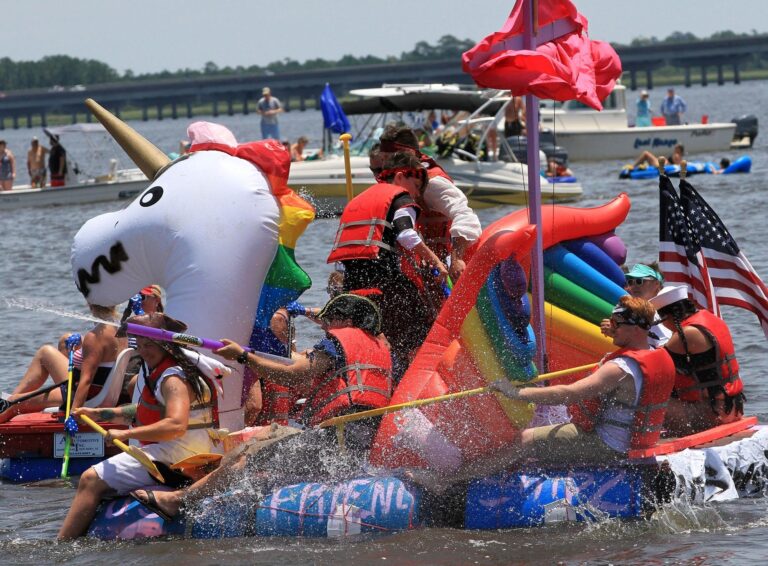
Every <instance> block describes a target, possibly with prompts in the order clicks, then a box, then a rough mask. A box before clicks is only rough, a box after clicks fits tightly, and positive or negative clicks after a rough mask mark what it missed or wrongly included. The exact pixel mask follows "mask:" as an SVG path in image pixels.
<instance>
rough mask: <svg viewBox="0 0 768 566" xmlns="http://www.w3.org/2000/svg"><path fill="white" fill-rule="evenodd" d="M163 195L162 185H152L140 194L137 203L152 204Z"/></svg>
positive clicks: (142, 204)
mask: <svg viewBox="0 0 768 566" xmlns="http://www.w3.org/2000/svg"><path fill="white" fill-rule="evenodd" d="M162 197H163V187H159V186H158V187H152V188H151V189H149V190H148V191H147V192H146V193H144V194H143V195H141V198H140V199H139V204H140V205H141V206H152V205H153V204H155V203H156V202H157V201H159V200H160V199H161V198H162Z"/></svg>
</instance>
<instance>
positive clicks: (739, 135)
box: [731, 114, 757, 148]
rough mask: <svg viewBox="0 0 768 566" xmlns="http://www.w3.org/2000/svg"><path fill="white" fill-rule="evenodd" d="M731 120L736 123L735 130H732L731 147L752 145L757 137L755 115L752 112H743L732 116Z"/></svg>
mask: <svg viewBox="0 0 768 566" xmlns="http://www.w3.org/2000/svg"><path fill="white" fill-rule="evenodd" d="M731 122H733V123H735V124H736V131H734V132H733V141H731V147H732V148H744V147H752V144H753V143H754V142H755V138H756V137H757V116H755V115H754V114H745V115H744V116H740V117H738V118H734V119H733V120H731Z"/></svg>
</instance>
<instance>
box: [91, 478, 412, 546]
mask: <svg viewBox="0 0 768 566" xmlns="http://www.w3.org/2000/svg"><path fill="white" fill-rule="evenodd" d="M420 501H421V496H420V493H419V491H418V490H416V489H414V488H412V487H409V486H407V485H406V484H404V483H403V482H402V481H401V480H399V479H398V478H394V477H381V478H371V477H367V478H361V479H353V480H350V481H346V482H343V483H337V484H330V485H327V484H319V483H301V484H296V485H290V486H286V487H281V488H278V489H275V490H274V491H272V493H271V494H269V495H268V496H267V497H266V498H265V499H264V500H263V501H261V502H258V501H253V500H249V499H248V497H247V496H246V495H244V494H243V493H241V492H238V493H230V494H225V495H221V496H217V497H212V498H208V499H206V500H204V501H203V502H202V503H201V504H200V506H199V507H200V508H199V509H197V510H196V512H195V513H194V514H192V515H190V516H189V517H184V516H181V517H179V518H177V519H174V520H173V521H170V522H165V521H163V519H161V518H160V517H158V516H157V515H156V514H154V513H151V512H149V511H148V510H147V509H146V508H145V507H143V506H142V505H141V504H139V503H137V502H136V501H134V500H132V499H129V498H120V499H116V500H113V501H110V502H108V503H106V504H104V505H102V506H101V507H100V508H99V511H98V512H97V514H96V517H95V518H94V520H93V522H92V523H91V528H90V530H89V532H88V535H89V536H91V537H94V538H99V539H102V540H118V539H120V540H131V539H139V538H148V537H157V536H168V535H186V536H188V537H190V538H208V539H210V538H227V537H242V536H248V535H251V536H252V535H257V536H303V537H345V536H352V535H357V534H374V533H386V532H389V533H392V532H397V531H404V530H408V529H413V528H415V527H417V526H418V525H419V513H418V509H419V504H420Z"/></svg>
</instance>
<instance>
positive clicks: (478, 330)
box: [371, 195, 629, 472]
mask: <svg viewBox="0 0 768 566" xmlns="http://www.w3.org/2000/svg"><path fill="white" fill-rule="evenodd" d="M628 212H629V198H628V197H627V196H626V195H621V196H619V197H618V198H616V199H614V200H613V201H612V202H610V203H609V204H607V205H605V206H602V207H599V208H594V209H578V208H571V207H564V206H557V205H550V206H547V207H544V212H543V215H542V216H543V218H544V219H545V221H544V233H543V239H544V246H545V250H546V251H545V265H546V267H547V276H546V285H545V297H546V298H547V302H546V303H545V307H546V314H545V316H546V327H547V336H546V341H547V342H546V344H545V347H546V350H547V355H548V360H549V369H550V370H551V371H555V370H558V369H565V368H567V367H573V366H578V365H583V364H588V363H593V362H596V361H598V360H599V359H600V358H601V357H602V356H603V355H604V354H605V353H606V352H607V351H611V350H612V349H613V345H612V343H611V341H610V340H608V339H607V338H605V337H604V336H603V335H602V334H601V333H600V330H599V326H598V325H599V322H600V320H601V319H602V318H605V317H607V316H608V315H609V314H610V311H611V309H612V306H613V305H614V304H615V303H616V300H617V299H618V297H619V296H621V295H623V294H624V291H623V273H622V272H621V269H620V268H619V264H621V263H623V262H624V259H625V258H626V248H625V247H624V245H623V242H621V240H620V239H618V237H616V236H615V234H613V230H614V229H615V228H616V226H618V225H619V224H621V222H622V221H623V220H624V219H625V218H626V215H627V213H628ZM534 233H535V228H534V227H533V226H531V225H529V224H528V220H527V212H526V211H525V210H521V211H518V212H516V213H513V214H511V215H509V216H507V217H505V218H502V219H501V220H499V221H497V222H496V223H494V224H493V225H491V226H490V227H488V229H486V230H485V231H484V233H483V235H482V237H481V240H480V242H479V243H478V246H477V247H476V248H475V251H474V253H473V255H472V257H471V258H470V260H469V262H468V265H467V271H466V272H465V274H464V275H463V276H462V278H461V280H460V281H459V283H458V284H457V285H456V287H455V288H454V290H453V294H452V295H451V296H450V297H449V298H448V300H447V301H446V303H445V305H444V306H443V309H442V310H441V312H440V314H439V315H438V318H437V320H436V322H435V325H434V326H433V328H432V329H431V331H430V333H429V335H428V336H427V339H426V341H425V343H424V345H423V346H422V347H421V348H420V349H419V351H418V353H417V355H416V358H415V360H414V361H413V363H412V364H411V367H410V368H409V369H408V371H407V372H406V374H405V375H404V376H403V379H402V380H401V382H400V384H399V386H398V388H397V390H396V391H395V394H394V396H393V398H392V403H393V404H395V403H404V402H407V401H411V400H415V399H423V398H427V397H433V396H437V395H444V394H446V393H452V392H456V391H462V390H467V389H473V388H477V387H482V386H485V385H487V384H488V383H490V382H492V381H494V380H496V379H500V378H507V379H512V380H516V381H526V380H529V379H531V378H532V377H534V376H535V375H536V374H537V373H538V372H537V368H536V367H535V366H534V364H533V359H534V358H535V352H536V344H535V340H534V337H533V332H532V330H531V328H530V326H529V324H528V322H529V315H530V310H529V307H528V304H529V300H530V299H529V297H528V296H527V295H526V289H527V280H526V277H525V273H526V272H527V271H528V269H529V267H530V252H531V248H532V246H533V240H534ZM534 409H535V408H534V407H533V406H531V405H529V404H525V403H520V402H516V401H511V400H509V399H506V398H503V397H499V396H496V395H491V394H486V395H478V396H474V397H468V398H465V399H461V400H457V401H453V402H450V403H438V404H435V405H431V406H428V407H425V408H423V409H421V410H415V409H414V410H406V411H401V412H399V413H394V414H391V415H388V416H386V417H385V418H384V419H383V421H382V424H381V427H380V429H379V431H378V435H377V437H376V442H375V444H374V447H373V450H372V452H371V460H372V462H373V463H374V464H376V465H382V466H388V467H401V466H409V467H429V468H432V469H436V470H442V471H445V472H450V471H451V470H454V469H456V468H457V467H458V466H459V465H461V464H462V463H464V462H466V461H472V460H475V459H479V458H482V457H483V456H487V455H488V454H492V453H493V452H495V451H497V450H499V449H500V448H502V447H503V446H505V445H507V444H509V443H510V442H512V441H513V440H515V438H516V437H517V435H518V434H519V430H520V429H522V428H524V427H526V426H528V425H529V423H530V421H531V419H532V417H533V414H534Z"/></svg>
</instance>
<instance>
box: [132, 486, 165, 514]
mask: <svg viewBox="0 0 768 566" xmlns="http://www.w3.org/2000/svg"><path fill="white" fill-rule="evenodd" d="M143 491H144V492H145V493H146V494H147V500H146V501H143V500H142V499H141V498H140V497H139V496H138V494H137V493H136V492H135V491H132V492H131V493H129V494H128V495H129V496H130V497H131V499H133V500H134V501H136V502H137V503H139V504H140V505H143V506H144V507H146V508H147V509H149V510H150V511H152V512H153V513H154V514H156V515H157V516H158V517H160V518H161V519H162V520H163V521H166V522H170V521H173V519H174V517H171V516H170V515H169V514H168V513H166V512H165V511H163V510H162V509H160V506H159V505H158V504H157V499H156V498H155V492H154V491H152V490H151V489H145V490H143Z"/></svg>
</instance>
